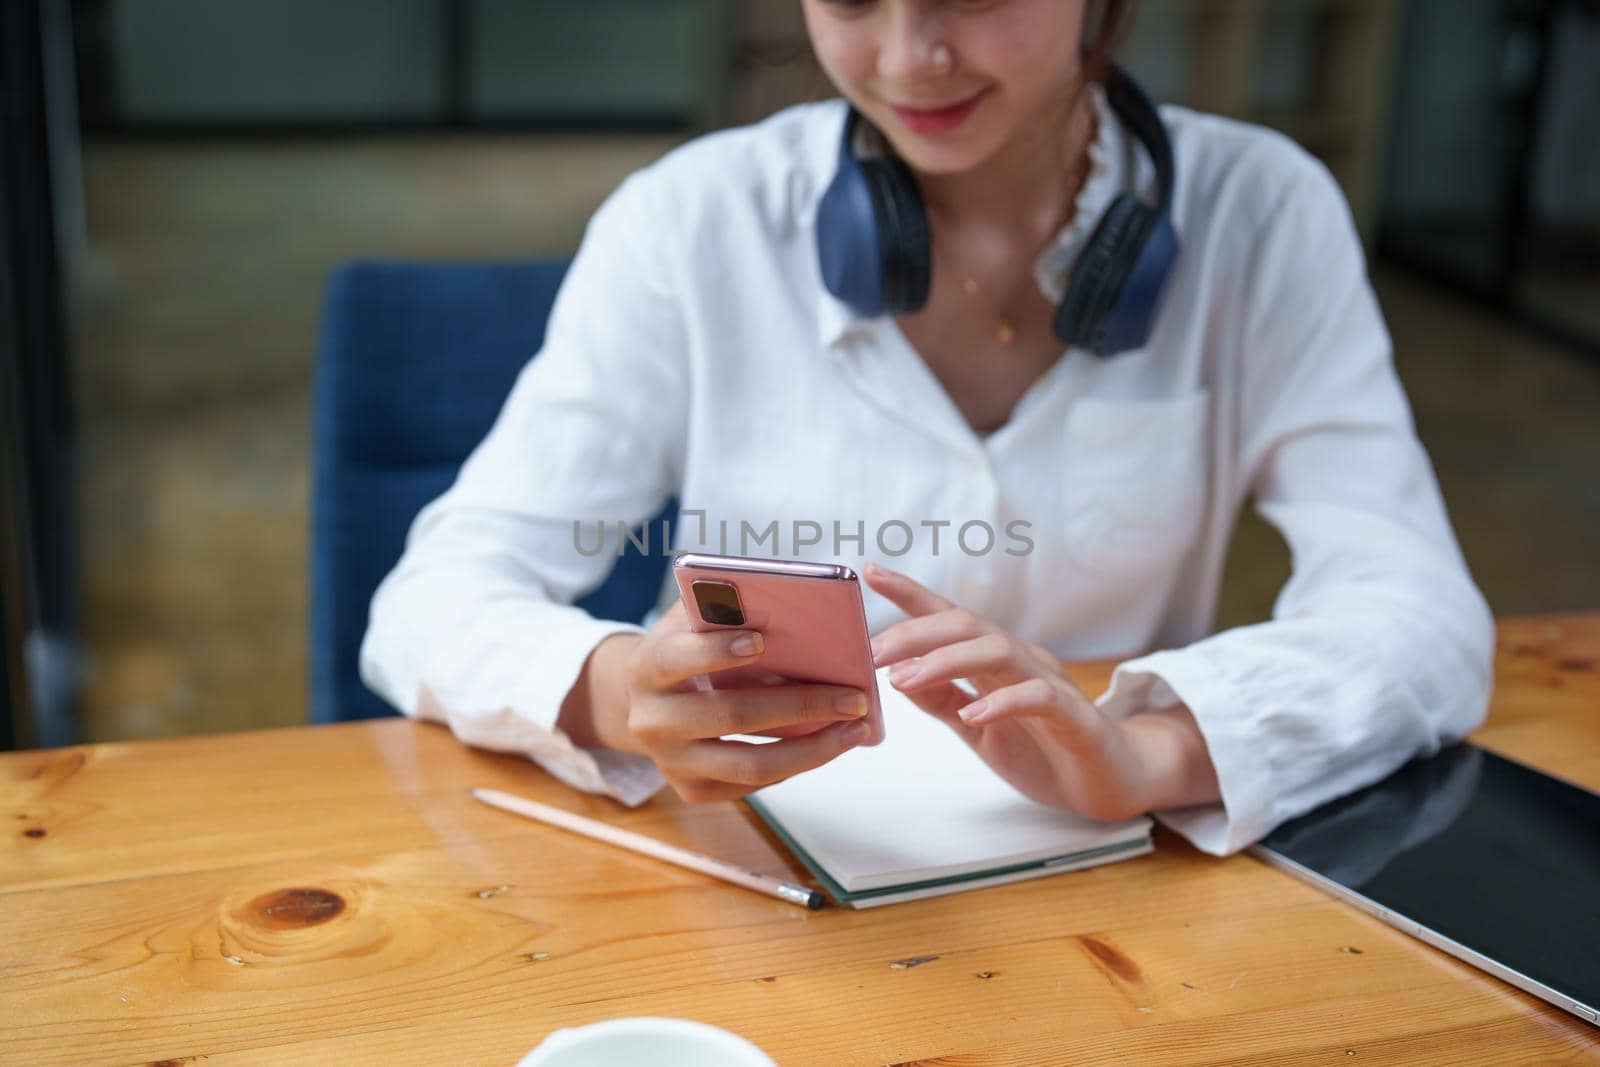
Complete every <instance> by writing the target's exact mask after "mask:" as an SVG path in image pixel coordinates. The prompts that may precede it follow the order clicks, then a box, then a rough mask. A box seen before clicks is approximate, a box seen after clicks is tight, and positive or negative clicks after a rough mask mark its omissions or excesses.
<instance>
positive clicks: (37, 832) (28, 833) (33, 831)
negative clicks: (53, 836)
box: [22, 826, 45, 838]
mask: <svg viewBox="0 0 1600 1067" xmlns="http://www.w3.org/2000/svg"><path fill="white" fill-rule="evenodd" d="M44 834H45V831H44V829H43V828H42V827H39V826H30V827H28V828H27V829H26V830H24V831H22V836H23V837H34V838H39V837H43V836H44Z"/></svg>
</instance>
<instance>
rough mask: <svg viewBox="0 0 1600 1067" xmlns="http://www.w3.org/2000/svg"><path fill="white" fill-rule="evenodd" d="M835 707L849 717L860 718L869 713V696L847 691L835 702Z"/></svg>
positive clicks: (841, 713)
mask: <svg viewBox="0 0 1600 1067" xmlns="http://www.w3.org/2000/svg"><path fill="white" fill-rule="evenodd" d="M833 706H834V708H835V709H836V710H837V711H838V712H839V714H840V715H843V716H844V717H845V718H847V719H859V718H861V716H863V715H865V714H866V713H867V698H866V695H865V694H862V693H846V694H845V695H844V696H842V697H840V698H839V699H838V700H835V701H834V702H833Z"/></svg>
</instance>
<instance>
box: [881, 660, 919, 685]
mask: <svg viewBox="0 0 1600 1067" xmlns="http://www.w3.org/2000/svg"><path fill="white" fill-rule="evenodd" d="M921 673H922V661H921V660H920V659H908V660H902V661H901V662H899V663H896V664H895V665H894V666H893V667H890V668H889V681H891V682H893V683H894V684H895V685H905V684H906V683H907V682H909V681H911V680H912V679H913V678H915V677H916V676H917V675H919V674H921Z"/></svg>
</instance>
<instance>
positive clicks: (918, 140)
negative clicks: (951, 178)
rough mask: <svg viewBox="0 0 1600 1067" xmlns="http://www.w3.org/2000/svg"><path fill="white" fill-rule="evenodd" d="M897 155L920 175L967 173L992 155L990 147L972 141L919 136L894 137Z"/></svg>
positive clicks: (968, 139) (892, 139)
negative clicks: (988, 148)
mask: <svg viewBox="0 0 1600 1067" xmlns="http://www.w3.org/2000/svg"><path fill="white" fill-rule="evenodd" d="M890 140H891V141H892V142H893V143H894V150H895V154H896V155H897V156H899V157H900V159H901V161H902V162H904V163H905V165H906V166H908V167H910V168H911V169H912V170H914V171H916V172H917V173H919V174H928V175H945V174H964V173H966V172H967V171H970V170H974V169H976V168H977V167H978V166H979V165H981V164H982V163H983V161H984V160H985V159H987V158H988V157H989V155H990V153H989V151H988V150H987V148H986V146H984V145H981V144H978V143H976V142H975V141H974V140H973V139H970V138H959V139H957V138H943V137H919V136H915V135H911V136H903V137H900V138H891V139H890Z"/></svg>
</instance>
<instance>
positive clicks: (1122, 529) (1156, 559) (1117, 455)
mask: <svg viewBox="0 0 1600 1067" xmlns="http://www.w3.org/2000/svg"><path fill="white" fill-rule="evenodd" d="M1210 408H1211V405H1210V394H1209V393H1207V392H1204V391H1201V392H1196V393H1191V394H1188V395H1186V396H1181V397H1177V398H1173V399H1160V400H1137V401H1128V400H1102V399H1098V398H1086V399H1082V400H1079V401H1078V402H1077V403H1076V404H1075V405H1074V406H1073V408H1072V410H1071V412H1070V413H1069V414H1068V416H1067V423H1066V430H1065V436H1066V441H1065V463H1064V464H1063V469H1062V474H1063V479H1064V481H1063V485H1062V490H1063V493H1064V496H1065V501H1064V502H1065V505H1066V508H1065V511H1066V519H1065V523H1064V540H1065V542H1066V548H1067V550H1068V552H1070V554H1071V555H1072V556H1073V558H1074V559H1075V560H1076V561H1077V562H1078V563H1079V564H1080V565H1082V566H1083V567H1084V568H1086V569H1087V570H1089V571H1091V572H1093V573H1096V574H1099V575H1102V576H1105V577H1115V578H1118V579H1128V578H1147V579H1148V578H1150V577H1153V576H1155V575H1157V574H1160V573H1161V572H1163V571H1164V570H1171V569H1174V568H1176V567H1177V566H1178V565H1179V563H1180V562H1181V560H1182V558H1183V556H1184V555H1185V554H1186V553H1187V552H1188V550H1189V548H1190V546H1191V545H1192V544H1193V543H1194V538H1195V535H1196V533H1197V531H1198V529H1199V526H1200V521H1201V518H1202V516H1203V514H1204V512H1205V503H1206V495H1207V494H1206V486H1207V473H1208V471H1207V466H1208V465H1207V462H1206V449H1207V429H1208V426H1209V421H1210Z"/></svg>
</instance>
